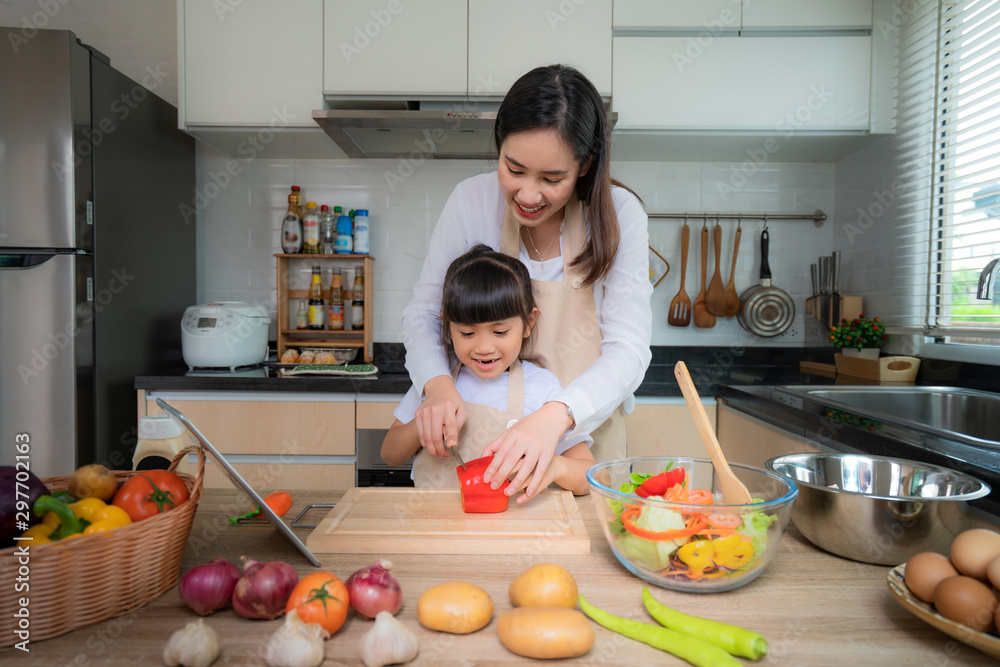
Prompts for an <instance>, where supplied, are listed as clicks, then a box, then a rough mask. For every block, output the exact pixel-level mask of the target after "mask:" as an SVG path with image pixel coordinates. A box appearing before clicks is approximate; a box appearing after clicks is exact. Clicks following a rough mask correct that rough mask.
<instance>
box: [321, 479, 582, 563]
mask: <svg viewBox="0 0 1000 667" xmlns="http://www.w3.org/2000/svg"><path fill="white" fill-rule="evenodd" d="M459 494H460V491H459V490H458V489H410V488H385V487H364V488H359V487H355V488H352V489H350V490H348V492H347V493H346V494H344V497H343V498H341V500H340V502H338V503H337V506H336V507H334V508H333V510H331V511H330V514H328V515H327V517H326V518H325V519H323V520H322V521H320V523H319V525H318V526H317V527H316V529H315V530H313V532H312V533H311V534H310V535H309V537H308V538H306V546H307V547H309V550H310V551H312V552H313V553H373V554H521V553H530V550H542V551H544V552H545V553H552V554H587V553H590V536H589V535H587V529H586V528H585V527H584V525H583V517H582V516H581V515H580V508H579V507H577V504H576V498H574V497H573V494H572V493H570V492H569V491H564V490H555V489H546V490H545V491H542V492H541V493H540V494H538V496H537V497H535V498H534V499H533V500H529V501H528V502H526V503H524V504H518V503H515V502H513V501H511V503H510V506H509V507H508V508H507V511H506V512H500V513H498V514H466V513H464V512H463V511H462V499H461V496H460V495H459ZM586 502H590V501H589V500H588V501H586Z"/></svg>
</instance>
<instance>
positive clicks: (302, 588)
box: [285, 572, 351, 635]
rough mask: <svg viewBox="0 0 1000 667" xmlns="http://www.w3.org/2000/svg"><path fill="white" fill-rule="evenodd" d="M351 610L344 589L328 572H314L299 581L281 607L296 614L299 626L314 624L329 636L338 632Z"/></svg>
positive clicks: (333, 575) (345, 589) (348, 598)
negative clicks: (294, 611)
mask: <svg viewBox="0 0 1000 667" xmlns="http://www.w3.org/2000/svg"><path fill="white" fill-rule="evenodd" d="M350 608H351V601H350V597H349V596H348V594H347V586H345V585H344V582H342V581H341V580H340V579H338V578H337V575H335V574H331V573H330V572H314V573H312V574H307V575H306V576H304V577H302V578H301V579H299V583H297V584H295V588H293V589H292V594H291V596H290V597H289V598H288V604H286V605H285V611H286V612H289V611H291V610H292V609H294V610H296V612H297V613H298V615H299V618H300V619H302V622H303V623H318V624H319V625H321V626H323V629H324V630H326V631H327V632H329V633H330V634H331V635H332V634H333V633H335V632H336V631H337V630H339V629H340V626H342V625H343V624H344V621H345V620H346V619H347V610H348V609H350Z"/></svg>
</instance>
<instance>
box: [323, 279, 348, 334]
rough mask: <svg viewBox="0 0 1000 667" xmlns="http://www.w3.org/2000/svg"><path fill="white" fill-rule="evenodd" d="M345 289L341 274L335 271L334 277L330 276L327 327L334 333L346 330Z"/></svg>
mask: <svg viewBox="0 0 1000 667" xmlns="http://www.w3.org/2000/svg"><path fill="white" fill-rule="evenodd" d="M343 287H344V286H343V281H342V280H341V279H340V274H339V273H337V272H336V271H334V272H333V275H331V276H330V301H329V303H328V304H327V310H328V312H329V316H328V317H327V326H328V327H329V328H330V329H331V330H334V331H343V329H344V296H343V294H341V290H343Z"/></svg>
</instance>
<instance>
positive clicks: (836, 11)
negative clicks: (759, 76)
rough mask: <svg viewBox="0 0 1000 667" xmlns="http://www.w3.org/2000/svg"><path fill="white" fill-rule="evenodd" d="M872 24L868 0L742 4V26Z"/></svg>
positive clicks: (843, 27) (832, 27)
mask: <svg viewBox="0 0 1000 667" xmlns="http://www.w3.org/2000/svg"><path fill="white" fill-rule="evenodd" d="M871 27H872V0H749V1H748V2H745V3H744V4H743V30H757V29H760V30H766V29H779V30H792V29H815V28H825V29H828V30H858V29H862V30H863V29H866V28H871Z"/></svg>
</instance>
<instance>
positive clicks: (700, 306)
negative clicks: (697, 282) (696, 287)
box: [691, 224, 715, 329]
mask: <svg viewBox="0 0 1000 667" xmlns="http://www.w3.org/2000/svg"><path fill="white" fill-rule="evenodd" d="M700 272H701V291H699V292H698V296H696V297H695V299H694V305H693V306H692V307H691V311H692V313H693V314H694V325H695V326H696V327H698V328H699V329H711V328H712V327H714V326H715V315H713V314H712V313H710V312H708V306H706V305H705V274H706V273H707V272H708V225H707V224H706V225H705V226H704V227H702V228H701V270H700Z"/></svg>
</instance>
